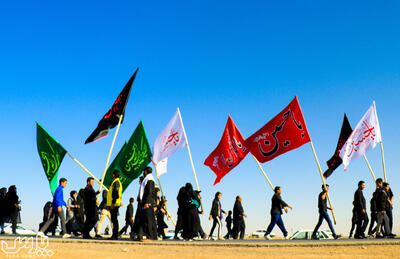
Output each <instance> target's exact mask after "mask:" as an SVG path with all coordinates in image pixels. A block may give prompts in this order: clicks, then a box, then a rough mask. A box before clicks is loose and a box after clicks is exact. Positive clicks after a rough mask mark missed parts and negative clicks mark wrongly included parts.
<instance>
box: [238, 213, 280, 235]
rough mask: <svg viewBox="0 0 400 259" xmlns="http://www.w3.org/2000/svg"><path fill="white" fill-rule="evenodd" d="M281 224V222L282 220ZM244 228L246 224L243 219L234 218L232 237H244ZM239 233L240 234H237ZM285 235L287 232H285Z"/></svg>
mask: <svg viewBox="0 0 400 259" xmlns="http://www.w3.org/2000/svg"><path fill="white" fill-rule="evenodd" d="M281 220H282V218H281ZM282 224H283V222H282ZM245 229H246V224H245V223H244V219H240V220H234V221H233V231H232V234H233V239H237V238H238V236H239V238H240V239H244V231H245ZM239 233H240V235H239ZM286 235H287V234H286Z"/></svg>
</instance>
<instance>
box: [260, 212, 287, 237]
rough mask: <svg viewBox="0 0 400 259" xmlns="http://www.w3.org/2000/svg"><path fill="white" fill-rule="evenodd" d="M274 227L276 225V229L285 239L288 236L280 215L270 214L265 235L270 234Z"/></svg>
mask: <svg viewBox="0 0 400 259" xmlns="http://www.w3.org/2000/svg"><path fill="white" fill-rule="evenodd" d="M275 225H278V227H279V228H280V229H281V231H282V233H283V236H285V237H286V236H287V235H288V232H287V231H286V228H285V225H284V224H283V220H282V216H281V214H280V213H271V223H269V226H268V228H267V232H266V233H265V235H269V234H271V232H272V229H273V228H274V227H275Z"/></svg>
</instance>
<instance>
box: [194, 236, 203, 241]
mask: <svg viewBox="0 0 400 259" xmlns="http://www.w3.org/2000/svg"><path fill="white" fill-rule="evenodd" d="M193 240H194V241H202V240H203V238H201V237H195V238H193Z"/></svg>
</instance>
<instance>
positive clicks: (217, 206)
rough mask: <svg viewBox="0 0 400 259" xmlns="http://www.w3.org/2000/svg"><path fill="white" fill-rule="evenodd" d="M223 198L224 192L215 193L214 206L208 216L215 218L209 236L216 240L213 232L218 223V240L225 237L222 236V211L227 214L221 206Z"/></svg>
mask: <svg viewBox="0 0 400 259" xmlns="http://www.w3.org/2000/svg"><path fill="white" fill-rule="evenodd" d="M221 198H222V193H220V192H217V193H215V196H214V200H213V203H212V207H211V211H210V216H209V217H208V219H209V220H211V219H212V220H213V225H212V227H211V231H210V235H209V238H210V239H211V240H215V239H214V238H213V236H212V235H213V233H214V230H215V227H216V226H217V225H218V237H217V239H218V240H223V237H222V236H221V234H222V223H221V219H222V213H224V214H225V215H226V214H227V213H226V212H225V211H224V210H223V209H222V207H221Z"/></svg>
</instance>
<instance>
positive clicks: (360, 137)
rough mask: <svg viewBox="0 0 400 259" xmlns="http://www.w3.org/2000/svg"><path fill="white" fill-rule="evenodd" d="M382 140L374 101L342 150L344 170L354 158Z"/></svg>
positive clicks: (340, 154)
mask: <svg viewBox="0 0 400 259" xmlns="http://www.w3.org/2000/svg"><path fill="white" fill-rule="evenodd" d="M381 140H382V137H381V129H380V127H379V121H378V116H377V114H376V108H375V102H373V103H372V105H371V107H370V108H369V109H368V111H367V112H366V113H365V114H364V117H362V119H361V120H360V122H359V123H358V124H357V126H356V127H355V128H354V130H353V132H352V133H351V135H350V137H349V138H348V139H347V141H346V143H345V144H344V145H343V147H342V149H341V150H340V153H339V156H340V157H341V158H342V160H343V165H344V170H346V169H347V167H348V165H349V163H350V162H351V161H352V160H355V159H356V158H358V157H360V156H362V155H364V154H365V153H366V152H367V151H369V150H371V149H373V148H375V146H376V144H377V143H378V142H381Z"/></svg>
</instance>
